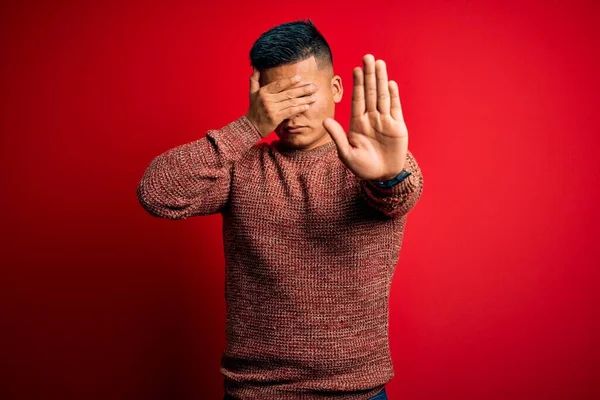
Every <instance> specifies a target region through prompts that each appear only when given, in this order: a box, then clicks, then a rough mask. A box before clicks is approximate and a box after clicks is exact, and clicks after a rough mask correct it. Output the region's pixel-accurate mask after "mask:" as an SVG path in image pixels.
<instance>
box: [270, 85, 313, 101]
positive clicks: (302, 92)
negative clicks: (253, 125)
mask: <svg viewBox="0 0 600 400" xmlns="http://www.w3.org/2000/svg"><path fill="white" fill-rule="evenodd" d="M316 91H317V87H316V86H315V84H313V83H310V82H308V81H306V82H300V83H298V84H296V85H294V86H292V87H291V88H290V89H287V90H284V91H283V92H281V93H277V94H274V95H272V99H273V101H274V102H280V101H286V100H288V99H293V98H295V97H302V96H308V95H311V94H313V93H315V92H316Z"/></svg>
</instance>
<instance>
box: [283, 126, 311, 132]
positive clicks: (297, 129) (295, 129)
mask: <svg viewBox="0 0 600 400" xmlns="http://www.w3.org/2000/svg"><path fill="white" fill-rule="evenodd" d="M306 128H307V127H306V126H301V125H296V126H288V127H287V128H283V131H284V132H286V133H301V132H302V131H303V130H304V129H306Z"/></svg>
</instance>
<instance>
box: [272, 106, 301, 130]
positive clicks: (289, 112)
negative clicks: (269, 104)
mask: <svg viewBox="0 0 600 400" xmlns="http://www.w3.org/2000/svg"><path fill="white" fill-rule="evenodd" d="M306 110H308V104H302V105H299V106H293V107H288V108H285V109H283V110H280V111H279V112H278V113H277V121H279V122H281V121H283V120H284V119H288V118H290V117H291V116H294V115H296V114H300V113H301V112H304V111H306ZM277 125H279V123H278V124H277Z"/></svg>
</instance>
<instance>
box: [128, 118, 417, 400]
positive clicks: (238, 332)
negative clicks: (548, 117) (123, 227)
mask: <svg viewBox="0 0 600 400" xmlns="http://www.w3.org/2000/svg"><path fill="white" fill-rule="evenodd" d="M261 138H262V137H261V135H260V133H259V132H258V130H256V128H255V127H254V125H252V123H251V122H250V121H249V120H248V119H247V118H246V117H245V116H242V117H240V118H238V119H236V120H235V121H233V122H231V123H229V124H228V125H226V126H224V127H223V128H221V129H215V130H209V131H208V132H207V133H206V136H205V137H202V138H200V139H198V140H195V141H193V142H191V143H187V144H183V145H181V146H178V147H175V148H173V149H171V150H168V151H166V152H164V153H163V154H161V155H159V156H158V157H156V158H155V159H154V160H152V162H151V163H150V165H149V166H148V168H147V169H146V171H145V173H144V175H143V177H142V179H141V181H140V183H139V185H138V188H137V194H138V199H139V201H140V204H141V205H142V206H143V207H144V209H145V210H146V211H148V212H149V213H150V214H151V215H154V216H157V217H162V218H169V219H174V220H176V219H184V218H188V217H192V216H199V215H209V214H214V213H220V214H221V215H222V217H223V245H224V251H225V299H226V305H227V315H226V346H225V350H224V352H223V354H222V358H221V372H222V374H223V375H224V388H225V393H226V394H227V395H229V396H231V398H234V399H244V400H245V399H261V400H270V399H290V400H294V399H306V400H311V399H340V400H359V399H360V400H366V399H369V398H370V397H372V396H374V395H375V394H377V393H378V392H379V391H381V389H382V388H383V387H384V386H385V384H386V383H387V382H388V381H389V380H391V379H392V378H393V376H394V370H393V365H392V360H391V357H390V348H389V341H388V339H389V338H388V299H389V294H390V286H391V282H392V277H393V274H394V271H395V269H396V264H397V262H398V258H399V252H400V248H401V244H402V238H403V234H404V228H405V224H406V218H407V213H408V212H409V211H410V210H411V209H412V208H413V207H414V205H415V203H416V202H417V200H418V199H419V197H420V196H421V193H422V190H423V177H422V174H421V170H420V168H419V166H418V164H417V162H416V160H415V158H414V157H413V155H412V153H411V152H410V151H409V152H408V155H407V159H406V166H405V169H407V170H409V171H412V175H410V176H409V177H408V178H406V179H405V180H404V181H402V182H401V183H400V184H398V185H396V186H394V187H392V188H389V189H385V188H379V187H377V186H375V185H373V184H372V183H371V182H369V181H365V180H362V179H359V178H357V177H356V176H355V175H354V174H353V173H352V172H351V171H350V170H349V169H348V168H346V167H345V165H344V164H343V163H342V162H341V161H340V160H339V158H338V154H337V149H336V146H335V143H334V142H333V141H332V142H329V143H327V144H325V145H322V146H320V147H317V148H314V149H311V150H294V149H289V148H286V147H284V146H283V145H282V144H281V142H280V141H278V140H277V141H274V142H272V143H271V144H268V143H264V142H261V143H258V142H259V141H260V140H261Z"/></svg>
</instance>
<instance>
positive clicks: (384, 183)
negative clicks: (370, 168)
mask: <svg viewBox="0 0 600 400" xmlns="http://www.w3.org/2000/svg"><path fill="white" fill-rule="evenodd" d="M411 174H412V172H411V171H407V170H405V169H404V168H403V169H402V171H400V172H399V173H398V174H396V175H394V176H393V177H391V178H389V177H388V179H385V178H386V177H384V178H383V179H381V180H371V182H372V183H373V184H374V185H375V186H377V187H380V188H391V187H394V186H396V185H397V184H399V183H400V182H402V181H404V180H405V179H406V178H408V176H410V175H411Z"/></svg>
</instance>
